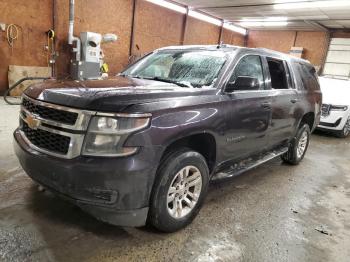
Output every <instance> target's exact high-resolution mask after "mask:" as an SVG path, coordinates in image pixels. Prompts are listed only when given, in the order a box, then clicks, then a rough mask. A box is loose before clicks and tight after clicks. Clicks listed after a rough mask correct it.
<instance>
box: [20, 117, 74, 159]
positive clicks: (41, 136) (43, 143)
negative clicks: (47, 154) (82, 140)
mask: <svg viewBox="0 0 350 262" xmlns="http://www.w3.org/2000/svg"><path fill="white" fill-rule="evenodd" d="M21 129H22V131H23V132H24V134H25V136H26V137H27V139H28V140H29V141H30V142H31V143H32V144H33V145H35V146H37V147H39V148H42V149H46V150H49V151H52V152H55V153H59V154H67V152H68V149H69V143H70V137H67V136H63V135H59V134H54V133H51V132H47V131H45V130H41V129H36V130H35V129H31V128H30V127H29V126H28V125H27V123H25V122H24V121H21Z"/></svg>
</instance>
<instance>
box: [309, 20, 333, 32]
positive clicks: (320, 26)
mask: <svg viewBox="0 0 350 262" xmlns="http://www.w3.org/2000/svg"><path fill="white" fill-rule="evenodd" d="M304 22H305V23H307V24H309V25H311V26H313V27H314V28H316V29H319V30H321V31H324V32H329V28H328V27H326V26H324V25H321V24H320V23H318V22H315V21H311V20H304Z"/></svg>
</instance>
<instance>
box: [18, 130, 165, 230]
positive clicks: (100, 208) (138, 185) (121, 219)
mask: <svg viewBox="0 0 350 262" xmlns="http://www.w3.org/2000/svg"><path fill="white" fill-rule="evenodd" d="M14 140H15V141H14V149H15V152H16V155H17V157H18V159H19V161H20V164H21V166H22V167H23V169H24V171H25V172H26V173H27V174H28V175H29V176H30V177H31V178H32V179H33V180H34V181H36V182H37V183H39V184H41V185H43V186H44V187H46V188H47V189H49V190H50V191H52V192H53V193H56V194H57V195H59V196H61V197H63V198H64V199H66V200H69V201H70V202H73V203H75V204H76V205H77V206H79V207H80V208H81V209H83V210H84V211H86V212H88V213H90V214H91V215H93V216H94V217H96V218H97V219H99V220H102V221H104V222H107V223H110V224H114V225H120V226H143V225H145V223H146V219H147V214H148V205H149V199H150V194H151V190H152V186H153V182H154V177H155V173H156V170H157V167H158V163H159V160H160V157H161V153H162V147H152V148H147V147H143V148H141V149H140V151H139V152H138V153H137V154H136V155H133V156H129V157H119V158H106V157H83V156H79V157H76V158H73V159H62V158H58V157H54V156H49V155H47V154H44V153H40V152H38V151H35V150H33V149H32V148H31V147H29V146H28V144H27V143H26V142H25V140H24V139H23V138H22V136H21V134H20V132H19V131H18V130H16V131H15V132H14Z"/></svg>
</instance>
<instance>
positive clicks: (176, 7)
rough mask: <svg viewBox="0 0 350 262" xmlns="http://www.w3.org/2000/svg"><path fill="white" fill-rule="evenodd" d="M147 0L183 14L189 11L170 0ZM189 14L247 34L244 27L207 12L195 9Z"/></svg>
mask: <svg viewBox="0 0 350 262" xmlns="http://www.w3.org/2000/svg"><path fill="white" fill-rule="evenodd" d="M147 1H148V2H151V3H153V4H156V5H159V6H162V7H165V8H168V9H171V10H174V11H176V12H179V13H182V14H185V13H186V12H187V8H186V7H183V6H181V5H177V4H174V3H171V2H168V1H164V0H147ZM188 15H189V16H191V17H193V18H196V19H199V20H202V21H204V22H207V23H210V24H214V25H216V26H222V25H223V27H224V28H226V29H228V30H231V31H234V32H237V33H240V34H243V35H246V34H247V30H246V29H244V28H242V27H239V26H235V25H232V24H229V23H224V24H222V20H220V19H217V18H214V17H212V16H208V15H206V14H203V13H200V12H197V11H194V10H189V12H188Z"/></svg>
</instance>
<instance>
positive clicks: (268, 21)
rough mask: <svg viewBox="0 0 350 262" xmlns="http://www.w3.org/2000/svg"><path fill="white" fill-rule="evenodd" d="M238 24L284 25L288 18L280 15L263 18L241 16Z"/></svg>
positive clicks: (254, 25) (286, 23)
mask: <svg viewBox="0 0 350 262" xmlns="http://www.w3.org/2000/svg"><path fill="white" fill-rule="evenodd" d="M239 24H240V25H241V26H244V27H270V26H271V27H273V26H286V25H288V18H287V17H281V16H272V17H266V18H263V19H258V18H257V19H255V18H253V19H251V18H243V19H242V20H241V21H240V23H239Z"/></svg>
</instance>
